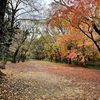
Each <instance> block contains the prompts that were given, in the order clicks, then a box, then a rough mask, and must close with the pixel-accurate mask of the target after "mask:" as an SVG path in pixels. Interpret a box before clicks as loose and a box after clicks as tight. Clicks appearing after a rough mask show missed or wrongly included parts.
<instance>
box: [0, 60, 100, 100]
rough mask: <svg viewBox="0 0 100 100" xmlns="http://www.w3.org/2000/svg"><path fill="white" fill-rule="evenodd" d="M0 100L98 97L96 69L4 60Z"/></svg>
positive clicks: (99, 83) (99, 75)
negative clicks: (7, 62) (5, 62)
mask: <svg viewBox="0 0 100 100" xmlns="http://www.w3.org/2000/svg"><path fill="white" fill-rule="evenodd" d="M3 72H4V73H5V74H6V77H4V78H2V79H0V100H100V71H97V70H90V69H85V68H81V67H75V66H71V65H66V64H56V63H51V62H43V61H28V62H25V63H17V64H7V66H6V69H5V70H3Z"/></svg>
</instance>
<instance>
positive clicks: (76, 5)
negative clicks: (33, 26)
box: [49, 0, 100, 52]
mask: <svg viewBox="0 0 100 100" xmlns="http://www.w3.org/2000/svg"><path fill="white" fill-rule="evenodd" d="M54 1H55V2H56V3H57V4H60V5H61V6H60V7H59V9H58V10H57V11H56V12H55V13H54V15H53V16H52V18H51V20H50V21H52V20H53V19H54V20H55V19H57V18H59V19H62V18H63V19H66V21H68V23H70V25H72V27H75V28H77V29H79V30H80V31H81V32H82V33H83V34H85V35H86V36H87V37H88V38H89V39H90V40H92V42H93V43H94V44H95V46H96V47H97V49H98V51H99V52H100V45H99V39H100V0H88V1H87V0H73V1H72V0H54ZM49 23H50V22H49ZM94 33H95V34H97V35H98V38H95V34H94Z"/></svg>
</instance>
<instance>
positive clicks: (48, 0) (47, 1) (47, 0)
mask: <svg viewBox="0 0 100 100" xmlns="http://www.w3.org/2000/svg"><path fill="white" fill-rule="evenodd" d="M52 1H53V0H44V2H45V3H46V4H47V5H48V4H50V3H51V2H52Z"/></svg>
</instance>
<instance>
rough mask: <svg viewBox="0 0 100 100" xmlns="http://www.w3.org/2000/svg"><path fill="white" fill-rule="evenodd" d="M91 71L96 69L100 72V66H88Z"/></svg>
mask: <svg viewBox="0 0 100 100" xmlns="http://www.w3.org/2000/svg"><path fill="white" fill-rule="evenodd" d="M87 68H89V69H95V70H100V66H90V65H89V66H87Z"/></svg>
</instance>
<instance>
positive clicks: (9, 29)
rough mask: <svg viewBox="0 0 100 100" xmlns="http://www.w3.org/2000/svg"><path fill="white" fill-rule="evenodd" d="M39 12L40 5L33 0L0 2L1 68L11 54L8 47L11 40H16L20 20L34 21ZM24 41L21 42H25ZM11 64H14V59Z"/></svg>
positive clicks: (1, 0)
mask: <svg viewBox="0 0 100 100" xmlns="http://www.w3.org/2000/svg"><path fill="white" fill-rule="evenodd" d="M37 6H39V7H37ZM41 10H42V5H41V4H40V3H39V2H38V1H35V0H0V48H1V51H0V57H1V58H0V59H1V60H2V63H1V66H5V64H6V62H7V58H9V56H10V54H12V53H11V51H10V50H9V47H10V46H11V45H12V44H13V39H14V38H16V37H15V35H16V34H18V30H21V20H23V19H25V18H26V19H28V20H36V17H38V16H39V15H38V13H40V12H41ZM22 16H27V17H22ZM23 31H26V30H23ZM20 34H21V32H20ZM24 40H25V39H24ZM24 40H23V42H25V41H24ZM19 47H20V46H19ZM16 52H18V51H16ZM14 55H16V54H14ZM13 62H15V61H14V58H13Z"/></svg>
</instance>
